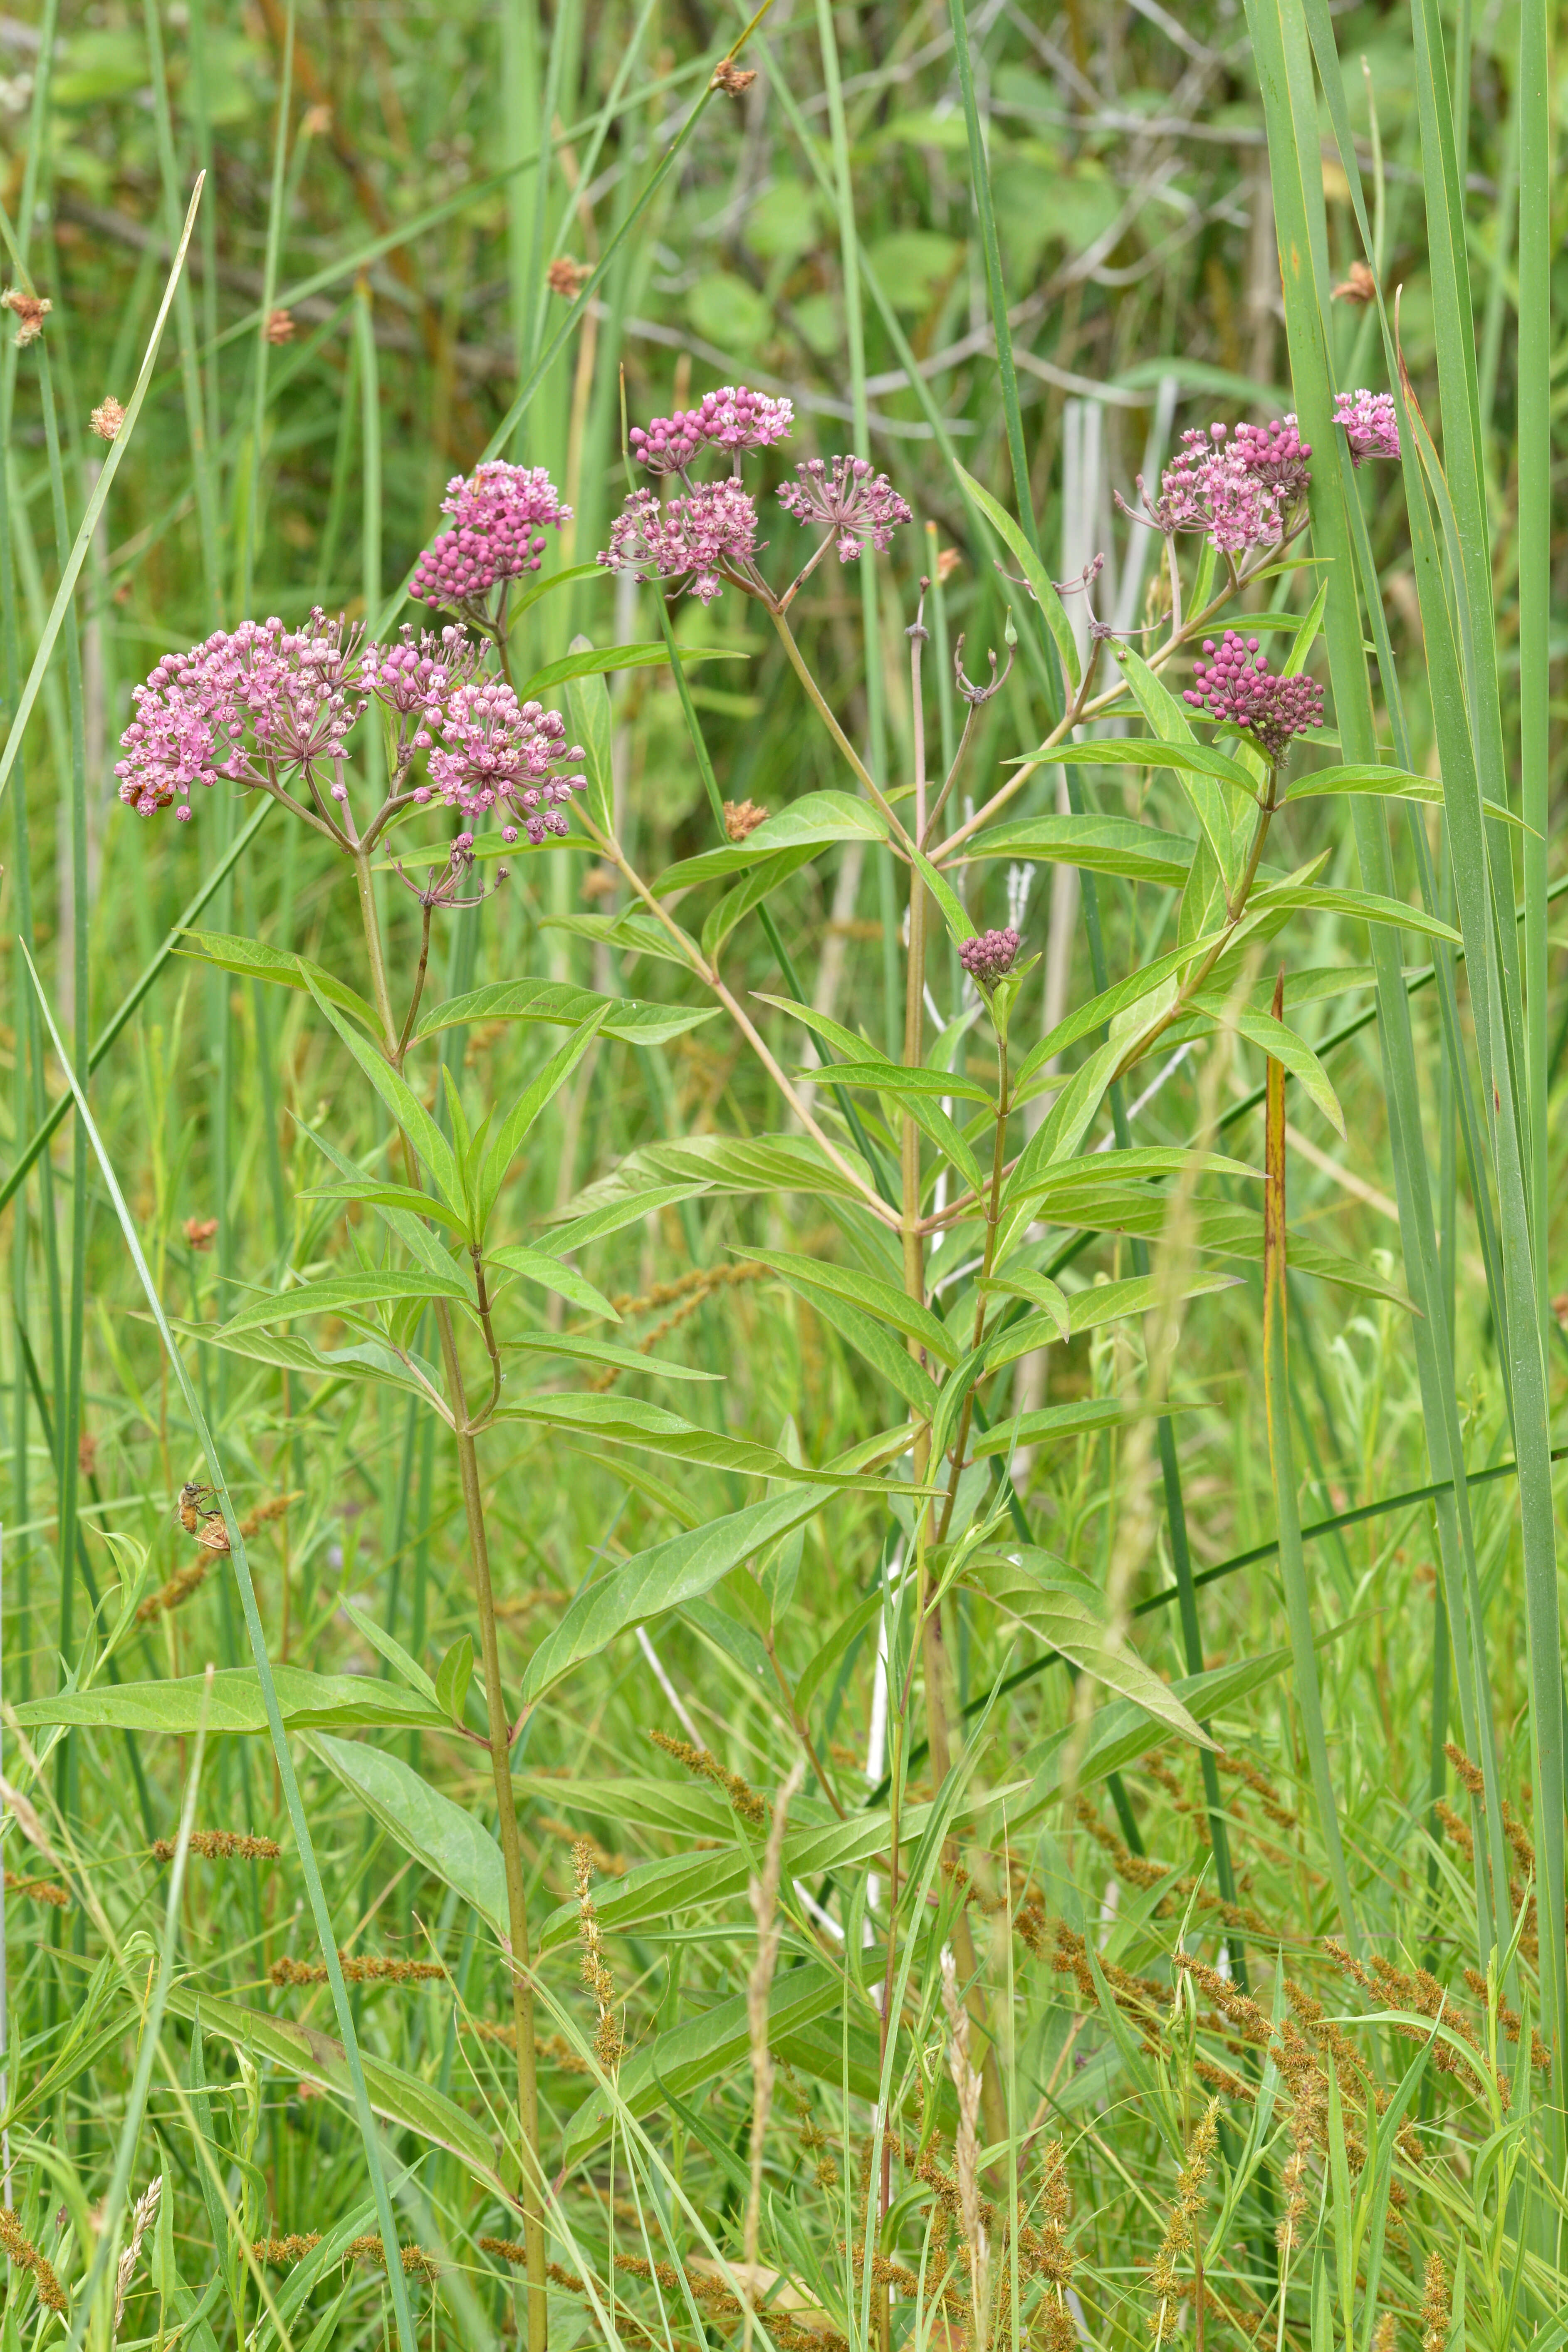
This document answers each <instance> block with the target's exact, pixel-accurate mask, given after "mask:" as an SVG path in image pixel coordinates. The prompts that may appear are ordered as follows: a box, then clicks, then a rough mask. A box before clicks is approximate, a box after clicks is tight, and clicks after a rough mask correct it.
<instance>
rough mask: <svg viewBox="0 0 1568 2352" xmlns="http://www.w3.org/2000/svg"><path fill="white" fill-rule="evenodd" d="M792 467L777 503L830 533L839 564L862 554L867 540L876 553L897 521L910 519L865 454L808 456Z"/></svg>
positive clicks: (889, 537)
mask: <svg viewBox="0 0 1568 2352" xmlns="http://www.w3.org/2000/svg"><path fill="white" fill-rule="evenodd" d="M779 504H780V505H781V506H782V507H783V508H784V510H785V512H786V513H788V514H792V515H793V516H794V517H795V520H796V522H801V523H805V524H807V525H812V524H815V525H816V528H817V529H818V530H822V529H826V530H831V531H833V532H835V533H836V534H837V540H838V561H839V562H840V563H853V562H855V560H856V558H857V557H858V556H861V555H864V554H865V552H866V548H867V545H868V543H869V544H870V545H871V546H872V547H874V548H875V549H876V551H877V552H878V554H879V555H880V554H881V553H882V552H883V551H884V550H885V549H886V548H887V547H889V545H890V544H891V541H892V536H893V533H894V531H895V530H897V529H898V527H899V525H900V523H902V522H910V521H911V520H913V518H912V516H911V514H910V508H909V506H908V504H907V502H906V501H905V500H904V499H901V498H900V496H899V493H898V492H897V490H895V489H894V488H893V486H892V484H891V482H889V479H888V477H887V476H886V474H879V473H877V472H876V471H875V470H874V469H873V467H871V465H870V463H869V462H868V459H866V458H864V457H831V458H829V459H828V460H827V461H826V463H824V461H823V460H822V458H820V457H808V458H807V459H806V461H805V465H804V466H797V467H795V480H794V481H793V482H785V483H784V485H783V487H782V488H780V491H779Z"/></svg>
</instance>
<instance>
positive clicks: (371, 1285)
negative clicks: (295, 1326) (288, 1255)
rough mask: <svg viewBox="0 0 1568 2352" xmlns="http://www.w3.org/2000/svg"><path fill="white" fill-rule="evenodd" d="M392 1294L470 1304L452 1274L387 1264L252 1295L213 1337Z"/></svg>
mask: <svg viewBox="0 0 1568 2352" xmlns="http://www.w3.org/2000/svg"><path fill="white" fill-rule="evenodd" d="M391 1298H399V1299H403V1298H453V1299H457V1300H458V1301H459V1302H460V1303H461V1304H462V1305H463V1306H465V1307H467V1306H471V1304H472V1298H471V1295H470V1293H469V1291H468V1286H467V1285H466V1284H464V1283H462V1282H460V1281H459V1280H458V1276H456V1275H455V1274H454V1275H448V1276H442V1275H437V1274H426V1273H416V1272H415V1271H414V1270H413V1269H412V1268H410V1267H398V1266H388V1267H387V1268H386V1269H385V1270H384V1272H382V1273H380V1274H332V1275H328V1276H325V1277H324V1278H323V1279H322V1280H321V1281H320V1282H300V1283H297V1284H296V1285H295V1286H294V1288H293V1289H292V1290H283V1291H279V1294H278V1296H277V1297H275V1298H253V1299H252V1300H251V1302H250V1304H249V1306H248V1307H241V1308H240V1309H239V1312H238V1313H237V1315H231V1316H230V1317H229V1318H228V1321H227V1322H226V1323H221V1324H219V1326H218V1328H217V1329H216V1331H214V1332H213V1333H212V1334H211V1335H210V1336H211V1337H212V1339H215V1340H216V1342H217V1343H218V1344H219V1345H220V1346H221V1345H222V1343H223V1342H224V1341H225V1340H226V1339H237V1337H238V1336H239V1335H240V1334H241V1333H243V1332H246V1331H259V1330H262V1329H264V1328H266V1327H267V1326H268V1325H269V1324H273V1323H288V1322H291V1321H292V1320H293V1319H294V1318H295V1317H296V1316H300V1315H342V1314H345V1313H347V1314H353V1313H356V1312H358V1311H360V1310H361V1309H363V1308H364V1307H374V1306H376V1305H378V1304H380V1303H381V1302H383V1301H384V1300H386V1299H391Z"/></svg>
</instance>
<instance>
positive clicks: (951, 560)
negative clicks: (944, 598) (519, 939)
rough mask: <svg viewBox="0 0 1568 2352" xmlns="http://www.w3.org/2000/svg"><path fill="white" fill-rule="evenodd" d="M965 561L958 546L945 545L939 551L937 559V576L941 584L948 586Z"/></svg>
mask: <svg viewBox="0 0 1568 2352" xmlns="http://www.w3.org/2000/svg"><path fill="white" fill-rule="evenodd" d="M962 562H963V556H962V555H960V553H959V551H958V550H957V548H956V547H944V548H942V549H941V550H940V551H939V552H938V555H937V559H936V576H937V580H938V582H939V583H940V585H941V586H942V587H943V588H945V587H946V585H947V583H948V582H949V581H950V580H951V579H952V575H953V573H954V572H956V571H957V570H958V567H959V565H960V564H961V563H962Z"/></svg>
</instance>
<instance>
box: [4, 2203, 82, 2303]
mask: <svg viewBox="0 0 1568 2352" xmlns="http://www.w3.org/2000/svg"><path fill="white" fill-rule="evenodd" d="M0 2247H4V2248H5V2252H6V2253H8V2254H9V2255H10V2257H11V2260H12V2261H13V2262H14V2263H16V2268H17V2269H18V2270H19V2271H27V2272H29V2273H31V2276H32V2281H33V2284H34V2285H35V2286H36V2287H37V2290H38V2301H39V2302H40V2303H41V2304H42V2305H43V2306H44V2309H45V2310H46V2311H58V2312H61V2313H64V2312H68V2311H69V2309H70V2305H69V2303H68V2301H67V2299H66V2294H65V2290H64V2288H63V2287H62V2286H61V2284H60V2283H59V2281H58V2278H57V2277H56V2276H55V2274H54V2272H53V2270H52V2269H51V2267H50V2265H49V2263H47V2261H46V2259H45V2257H44V2256H43V2255H42V2254H41V2253H39V2252H38V2250H37V2246H35V2245H32V2244H30V2243H29V2242H28V2241H27V2239H26V2238H25V2237H24V2236H23V2234H22V2224H21V2223H20V2221H18V2220H17V2219H16V2214H15V2213H14V2212H13V2210H12V2209H11V2208H10V2206H9V2205H0Z"/></svg>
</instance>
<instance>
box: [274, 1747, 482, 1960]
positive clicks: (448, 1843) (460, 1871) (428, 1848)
mask: <svg viewBox="0 0 1568 2352" xmlns="http://www.w3.org/2000/svg"><path fill="white" fill-rule="evenodd" d="M305 1745H306V1746H307V1747H308V1748H310V1751H311V1753H312V1754H313V1755H316V1756H319V1757H320V1758H321V1761H322V1763H323V1764H325V1765H326V1766H327V1767H328V1768H329V1769H330V1770H331V1771H332V1772H333V1773H335V1774H336V1776H337V1778H338V1779H339V1780H341V1781H342V1784H343V1786H344V1788H345V1789H346V1790H348V1791H349V1794H350V1795H351V1796H352V1797H353V1799H354V1801H355V1802H356V1803H357V1804H359V1805H362V1806H363V1809H364V1811H366V1812H367V1813H369V1814H370V1815H371V1817H372V1819H373V1820H374V1821H377V1822H380V1823H381V1826H382V1828H383V1829H384V1830H385V1831H387V1832H388V1833H389V1834H390V1835H391V1836H392V1837H393V1838H395V1840H396V1842H397V1843H398V1844H399V1845H400V1846H401V1847H402V1848H403V1851H404V1853H411V1854H412V1855H413V1856H414V1858H415V1860H416V1862H417V1863H419V1864H420V1865H421V1867H422V1868H424V1869H426V1870H427V1871H429V1872H430V1873H431V1874H432V1875H433V1876H435V1877H437V1878H438V1879H440V1881H441V1883H442V1885H445V1886H449V1887H451V1888H452V1890H453V1892H454V1893H455V1894H457V1895H460V1896H461V1897H462V1899H463V1901H464V1902H465V1903H467V1904H469V1905H471V1906H472V1907H473V1908H474V1910H476V1911H477V1912H478V1913H479V1916H480V1918H481V1919H484V1920H486V1921H487V1922H488V1923H489V1926H490V1927H493V1928H494V1929H495V1932H496V1934H497V1935H498V1936H505V1935H506V1933H507V1899H506V1870H505V1866H504V1864H503V1863H502V1861H501V1851H500V1846H499V1845H498V1844H497V1843H496V1841H495V1839H494V1838H493V1837H492V1836H491V1834H490V1832H489V1830H488V1829H486V1827H485V1826H484V1823H483V1822H482V1821H480V1820H479V1818H478V1817H477V1816H476V1815H475V1814H473V1813H469V1812H466V1811H464V1809H463V1807H462V1806H461V1805H456V1804H454V1803H453V1801H452V1800H451V1798H450V1797H444V1796H443V1795H442V1794H441V1792H440V1790H438V1789H434V1788H432V1787H431V1785H430V1783H429V1782H428V1781H427V1780H424V1779H423V1778H422V1777H421V1776H420V1774H419V1773H417V1772H416V1770H415V1769H414V1767H413V1766H412V1765H411V1764H408V1763H405V1760H404V1759H403V1758H402V1757H401V1756H396V1755H394V1754H393V1753H392V1751H391V1749H389V1748H374V1747H372V1746H371V1744H370V1743H369V1741H368V1740H363V1739H333V1738H330V1737H329V1736H328V1735H327V1734H326V1733H324V1732H319V1731H318V1732H311V1733H310V1734H308V1735H307V1738H306V1741H305ZM486 1783H487V1786H488V1785H489V1774H488V1770H487V1774H486Z"/></svg>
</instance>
